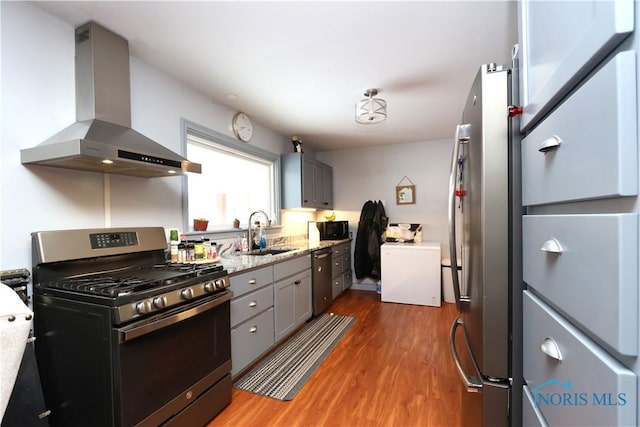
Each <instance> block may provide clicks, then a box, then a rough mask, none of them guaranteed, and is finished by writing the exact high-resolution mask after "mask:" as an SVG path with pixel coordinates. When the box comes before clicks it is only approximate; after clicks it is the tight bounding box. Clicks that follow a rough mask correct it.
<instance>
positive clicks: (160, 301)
mask: <svg viewBox="0 0 640 427" xmlns="http://www.w3.org/2000/svg"><path fill="white" fill-rule="evenodd" d="M153 306H154V307H155V308H165V307H166V306H167V297H156V298H154V299H153Z"/></svg>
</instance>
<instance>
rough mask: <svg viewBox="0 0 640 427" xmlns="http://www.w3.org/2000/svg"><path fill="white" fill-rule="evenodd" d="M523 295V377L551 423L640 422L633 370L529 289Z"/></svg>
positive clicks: (558, 424)
mask: <svg viewBox="0 0 640 427" xmlns="http://www.w3.org/2000/svg"><path fill="white" fill-rule="evenodd" d="M523 298H524V304H523V316H524V317H523V324H524V326H523V366H524V369H523V374H524V379H525V381H526V383H527V385H528V386H529V388H530V389H531V391H532V393H533V397H534V401H535V402H537V407H538V409H539V410H540V412H541V413H542V414H543V415H544V419H545V420H546V421H547V422H548V423H549V425H552V426H560V425H580V426H586V425H598V426H614V425H624V426H632V425H637V424H636V377H635V375H634V373H633V372H631V371H630V370H628V369H626V368H625V367H624V366H622V365H621V364H620V363H619V362H618V361H617V360H615V359H614V358H613V357H611V356H610V355H609V354H608V353H606V352H605V351H604V350H602V349H601V348H600V347H599V346H597V345H596V344H595V343H593V341H591V340H589V339H588V338H587V337H586V336H585V335H584V334H582V333H581V332H580V331H578V330H577V329H576V328H575V327H573V326H572V325H571V324H569V322H567V321H566V320H565V319H564V318H562V317H561V316H560V315H559V314H558V313H556V312H555V311H554V310H553V309H552V308H550V307H549V306H547V305H546V304H545V303H544V302H542V301H541V300H539V299H538V298H537V297H535V296H534V295H533V294H532V293H531V292H530V291H525V292H524V297H523ZM594 314H595V313H594ZM554 343H555V344H554ZM543 345H544V348H547V349H548V350H547V352H548V354H553V349H554V346H557V347H555V348H557V351H558V352H559V354H560V358H561V360H557V359H556V358H554V357H551V356H550V355H547V354H545V352H543Z"/></svg>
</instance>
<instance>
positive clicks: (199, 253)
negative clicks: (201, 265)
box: [193, 240, 204, 260]
mask: <svg viewBox="0 0 640 427" xmlns="http://www.w3.org/2000/svg"><path fill="white" fill-rule="evenodd" d="M193 259H194V260H198V259H204V242H203V241H202V240H200V241H195V242H193Z"/></svg>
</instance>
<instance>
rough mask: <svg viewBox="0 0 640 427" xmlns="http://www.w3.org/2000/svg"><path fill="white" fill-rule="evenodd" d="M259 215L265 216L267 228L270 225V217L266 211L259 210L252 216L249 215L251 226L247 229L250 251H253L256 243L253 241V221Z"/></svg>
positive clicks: (252, 213)
mask: <svg viewBox="0 0 640 427" xmlns="http://www.w3.org/2000/svg"><path fill="white" fill-rule="evenodd" d="M257 213H261V214H262V215H264V221H265V223H264V225H265V227H266V226H267V225H269V215H267V213H266V212H265V211H260V210H258V211H255V212H251V215H249V226H248V227H247V242H248V243H249V250H251V249H253V245H254V243H255V242H254V241H253V223H252V222H251V219H252V218H253V216H254V215H255V214H257Z"/></svg>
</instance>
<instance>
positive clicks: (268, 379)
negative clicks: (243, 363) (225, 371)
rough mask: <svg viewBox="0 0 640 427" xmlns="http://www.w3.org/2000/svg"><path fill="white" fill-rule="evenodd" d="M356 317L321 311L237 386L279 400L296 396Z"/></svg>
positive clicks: (237, 383) (238, 382) (236, 385)
mask: <svg viewBox="0 0 640 427" xmlns="http://www.w3.org/2000/svg"><path fill="white" fill-rule="evenodd" d="M355 320H356V319H355V317H349V316H340V315H337V314H326V313H325V314H321V315H320V316H318V317H316V318H315V319H314V320H313V321H311V322H310V323H309V324H308V325H307V326H305V327H304V329H302V330H301V331H300V332H298V333H297V334H295V335H294V336H293V337H291V338H290V339H289V341H287V342H286V343H285V344H283V345H282V347H280V348H279V349H278V350H277V351H276V352H275V353H273V354H272V355H271V356H269V357H268V358H267V359H265V360H264V361H263V362H261V363H260V364H259V365H258V366H256V367H255V368H253V369H252V370H251V371H249V372H248V373H247V374H246V375H244V376H243V377H242V378H241V379H240V380H238V381H237V382H236V383H235V384H234V387H235V388H237V389H240V390H246V391H250V392H252V393H256V394H260V395H263V396H267V397H271V398H274V399H278V400H291V399H293V398H294V396H295V395H296V394H297V393H298V391H300V389H301V388H302V386H303V385H304V384H305V383H306V382H307V380H308V379H309V377H311V375H312V374H313V373H314V372H315V370H316V368H317V367H318V366H320V364H321V363H322V362H323V361H324V359H325V358H326V357H327V356H328V355H329V353H331V350H333V349H334V347H335V346H336V345H337V344H338V342H340V339H341V338H342V337H343V336H344V334H345V333H346V332H347V331H348V330H349V328H350V327H351V325H352V324H353V322H354V321H355Z"/></svg>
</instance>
